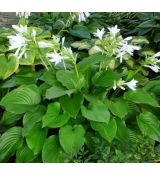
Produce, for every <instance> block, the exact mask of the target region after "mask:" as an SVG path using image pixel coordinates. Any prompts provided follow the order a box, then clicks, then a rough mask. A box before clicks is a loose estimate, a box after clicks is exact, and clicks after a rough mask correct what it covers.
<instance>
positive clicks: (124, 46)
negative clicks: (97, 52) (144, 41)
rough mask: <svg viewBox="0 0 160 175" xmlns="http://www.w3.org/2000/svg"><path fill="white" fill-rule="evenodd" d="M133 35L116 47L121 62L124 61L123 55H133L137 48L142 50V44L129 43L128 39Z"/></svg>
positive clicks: (115, 50)
mask: <svg viewBox="0 0 160 175" xmlns="http://www.w3.org/2000/svg"><path fill="white" fill-rule="evenodd" d="M131 39H132V38H131V37H128V38H125V39H124V40H122V41H121V42H120V44H119V48H116V49H114V52H115V54H117V56H116V58H119V59H120V63H122V61H123V57H124V55H125V54H127V53H128V54H129V55H133V53H134V51H135V50H140V49H141V47H140V46H134V45H130V44H128V41H129V40H131Z"/></svg>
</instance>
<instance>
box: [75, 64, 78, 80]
mask: <svg viewBox="0 0 160 175" xmlns="http://www.w3.org/2000/svg"><path fill="white" fill-rule="evenodd" d="M74 68H75V71H76V75H77V78H78V79H79V73H78V69H77V66H76V64H74Z"/></svg>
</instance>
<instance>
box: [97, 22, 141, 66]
mask: <svg viewBox="0 0 160 175" xmlns="http://www.w3.org/2000/svg"><path fill="white" fill-rule="evenodd" d="M108 30H109V32H108V34H109V35H108V34H107V35H104V34H105V29H104V28H102V29H101V30H100V29H97V31H96V33H94V36H95V37H98V39H99V40H101V44H99V46H97V45H95V46H94V49H96V50H97V51H98V52H102V53H106V55H107V53H108V51H109V50H111V55H110V56H113V55H115V56H116V58H118V59H119V60H120V63H122V61H123V59H125V56H126V55H127V54H129V55H131V56H133V53H134V51H135V50H140V48H141V47H140V46H134V45H131V44H129V41H130V40H131V39H132V37H127V38H125V39H123V38H122V36H120V35H119V32H120V29H118V27H117V25H116V26H114V27H108ZM103 43H104V44H103ZM107 44H108V45H107ZM107 56H108V55H107Z"/></svg>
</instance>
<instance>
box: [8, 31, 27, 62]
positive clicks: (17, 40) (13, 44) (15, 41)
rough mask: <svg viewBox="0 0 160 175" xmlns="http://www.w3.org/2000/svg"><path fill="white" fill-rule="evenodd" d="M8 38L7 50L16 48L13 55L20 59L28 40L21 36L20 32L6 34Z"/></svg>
mask: <svg viewBox="0 0 160 175" xmlns="http://www.w3.org/2000/svg"><path fill="white" fill-rule="evenodd" d="M8 38H9V44H10V46H9V50H13V49H17V50H16V52H15V54H14V55H15V57H16V58H18V59H20V58H21V57H22V56H23V54H25V51H26V46H27V44H28V40H27V39H26V38H25V37H23V36H22V35H21V34H16V35H11V36H8Z"/></svg>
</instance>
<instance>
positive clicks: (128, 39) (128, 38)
mask: <svg viewBox="0 0 160 175" xmlns="http://www.w3.org/2000/svg"><path fill="white" fill-rule="evenodd" d="M131 39H132V36H129V37H127V38H125V39H124V41H130V40H131Z"/></svg>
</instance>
